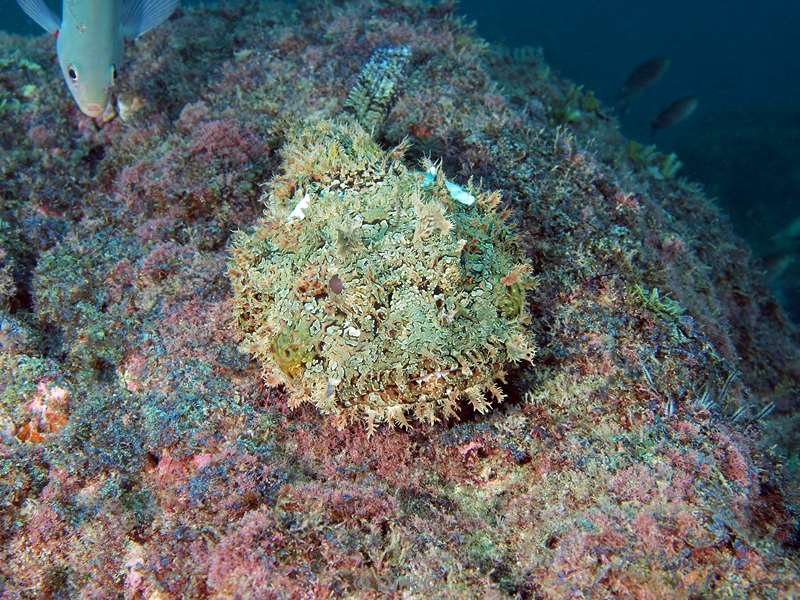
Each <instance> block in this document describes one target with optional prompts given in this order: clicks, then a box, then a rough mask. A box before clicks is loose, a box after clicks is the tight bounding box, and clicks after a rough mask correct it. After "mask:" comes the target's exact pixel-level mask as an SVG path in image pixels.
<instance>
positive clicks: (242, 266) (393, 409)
mask: <svg viewBox="0 0 800 600" xmlns="http://www.w3.org/2000/svg"><path fill="white" fill-rule="evenodd" d="M283 157H284V162H283V168H282V172H283V175H281V176H278V177H276V178H275V179H274V180H273V181H272V182H271V185H270V189H271V192H270V193H269V194H268V196H267V197H265V199H264V200H265V205H266V206H267V207H268V208H267V210H266V211H265V213H264V215H263V216H262V218H261V219H260V220H259V221H258V222H257V223H256V225H255V227H254V228H253V229H252V230H251V231H250V232H242V231H240V232H237V233H236V234H235V235H234V239H233V244H232V248H231V262H230V265H229V270H228V275H229V277H230V279H231V283H232V286H233V308H234V315H235V317H236V322H237V324H238V327H239V329H240V332H241V335H242V343H241V349H242V350H244V351H245V352H247V353H249V354H251V355H253V356H254V357H256V358H257V359H258V361H259V362H260V364H261V369H262V373H263V377H264V380H265V381H266V383H268V384H269V385H278V384H283V385H285V386H286V389H287V391H288V392H289V406H291V407H296V406H300V405H301V404H303V403H310V404H313V405H314V406H315V407H316V408H317V409H318V410H319V411H320V412H322V413H323V414H326V415H328V416H329V417H330V418H331V420H332V422H333V423H334V424H335V425H336V426H337V427H344V426H345V425H347V424H348V423H350V422H353V421H362V422H364V424H365V425H366V428H367V431H368V432H370V433H372V432H374V431H375V430H376V428H377V427H378V426H380V425H381V424H388V425H390V426H398V427H409V426H410V422H411V421H413V420H417V421H421V422H424V423H434V422H436V421H438V420H441V419H447V418H458V416H459V414H460V411H461V409H463V408H464V407H465V406H469V407H470V408H471V409H472V410H474V411H477V412H480V413H484V412H486V411H488V410H489V408H490V406H491V405H493V404H494V405H496V404H499V403H500V402H502V401H503V399H504V397H505V393H504V392H503V390H502V388H501V387H500V386H499V385H498V383H497V382H498V381H502V380H503V379H504V377H505V373H506V369H507V367H508V365H509V364H514V363H517V362H519V361H523V360H525V361H530V360H531V359H532V357H533V354H534V341H533V339H532V337H531V335H530V332H529V329H528V325H529V323H530V315H529V313H528V309H527V303H526V300H525V297H526V292H527V290H528V289H529V288H531V287H532V285H533V283H534V278H533V276H532V274H531V267H530V265H529V264H528V263H527V261H526V260H525V256H524V253H523V252H522V250H521V241H520V239H519V238H518V236H517V235H516V234H515V233H514V231H513V228H512V226H511V225H510V224H508V223H506V221H505V216H504V214H503V212H502V211H501V210H499V204H500V195H499V194H498V193H486V192H482V191H481V190H479V189H478V188H476V187H474V186H471V185H469V184H468V186H467V187H468V189H464V188H462V187H461V186H458V185H457V184H454V183H452V182H448V181H447V180H446V179H445V177H444V175H443V173H442V170H441V168H440V167H439V166H437V165H433V164H430V163H426V164H424V165H423V166H424V169H425V171H424V172H420V171H417V170H416V169H411V168H407V167H406V166H405V165H404V164H403V162H402V147H401V148H395V149H394V150H391V151H384V150H383V149H382V148H381V147H380V146H378V144H377V143H376V142H375V141H374V140H373V139H372V137H371V136H370V135H369V133H368V132H367V131H366V130H365V129H363V128H362V127H361V126H360V125H358V124H357V123H356V122H354V121H351V120H349V119H342V120H339V121H332V122H331V121H320V122H310V123H306V124H302V125H301V126H299V127H298V129H297V130H296V131H294V132H292V133H291V134H290V136H289V141H288V142H287V144H286V146H285V147H284V149H283Z"/></svg>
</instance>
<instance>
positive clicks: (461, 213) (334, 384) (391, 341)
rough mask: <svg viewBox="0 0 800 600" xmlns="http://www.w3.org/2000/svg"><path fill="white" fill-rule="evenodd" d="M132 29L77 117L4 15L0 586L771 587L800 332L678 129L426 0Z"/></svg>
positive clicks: (789, 539) (700, 591) (466, 594)
mask: <svg viewBox="0 0 800 600" xmlns="http://www.w3.org/2000/svg"><path fill="white" fill-rule="evenodd" d="M128 50H129V51H128V52H127V54H126V55H127V57H128V58H127V59H126V64H125V65H123V68H121V69H120V81H121V83H120V89H119V90H118V97H119V98H118V102H117V107H116V108H117V113H118V114H117V116H116V118H113V119H109V120H107V122H105V123H102V124H99V123H96V122H95V121H93V120H91V119H89V118H87V117H85V116H83V115H81V114H80V113H79V112H78V110H77V109H76V108H75V106H74V105H73V102H72V100H71V98H70V97H69V94H68V93H67V92H66V90H65V89H64V86H63V82H62V81H61V77H60V75H59V73H58V68H57V65H56V63H55V61H54V51H53V40H52V38H50V37H47V36H42V37H38V38H23V37H17V36H12V35H7V34H0V147H1V150H2V153H1V154H0V597H2V598H27V597H42V598H68V597H93V598H117V597H126V598H143V599H145V598H146V599H166V598H176V599H177V598H205V597H213V598H242V597H256V598H316V597H319V598H334V597H358V598H379V597H380V598H384V597H397V598H401V597H402V598H494V597H496V598H502V597H509V598H553V599H560V598H588V597H591V598H611V597H619V598H687V599H688V598H741V597H756V598H782V597H794V596H796V595H800V584H798V578H799V577H800V567H798V565H799V564H800V562H799V560H800V558H799V556H798V548H799V547H800V528H799V527H798V516H797V512H796V506H797V500H798V486H797V475H798V468H799V467H798V465H799V464H800V460H799V459H798V456H800V454H798V449H797V447H796V441H794V440H796V437H797V435H796V433H797V430H798V417H797V416H796V413H797V398H798V392H800V346H799V345H798V335H797V332H796V330H795V329H794V328H793V326H792V325H791V324H790V323H789V322H788V321H787V320H786V317H785V315H784V313H783V311H782V310H781V308H780V307H779V306H778V305H777V303H776V302H775V301H774V299H773V298H772V297H771V296H770V294H769V292H768V291H767V290H766V288H765V285H764V282H763V277H762V274H761V273H759V271H758V269H757V268H756V266H755V263H754V262H753V260H752V258H751V256H750V253H749V252H748V250H747V249H746V248H745V247H744V245H743V244H742V242H741V241H739V240H738V239H737V238H736V237H735V236H734V235H733V233H732V230H731V227H730V225H729V223H728V222H727V221H726V219H725V218H724V216H723V215H722V214H721V213H720V211H719V210H718V208H717V207H716V206H715V204H714V203H713V202H712V201H711V200H709V199H708V198H707V197H705V196H704V194H703V192H702V189H701V187H700V186H698V185H696V184H692V183H689V182H687V181H685V180H683V179H681V178H680V177H678V175H677V173H678V168H679V166H680V165H679V162H678V161H677V160H676V158H675V157H674V156H665V155H663V154H660V153H658V151H657V150H655V149H653V148H648V147H644V146H642V145H639V144H632V143H628V141H627V140H625V139H624V138H622V136H621V135H620V134H619V132H618V128H617V126H616V123H615V121H614V119H613V117H612V116H610V115H609V114H607V113H606V112H605V109H604V107H603V106H602V104H601V103H600V102H598V101H597V100H596V99H595V98H594V96H593V95H592V94H591V93H587V92H585V91H584V90H582V89H581V88H579V87H577V86H575V85H572V84H571V83H570V82H568V81H565V80H564V79H562V78H561V77H559V76H558V75H556V74H554V73H553V72H552V71H551V69H550V68H549V67H548V66H547V64H546V63H545V62H544V61H543V59H542V57H541V56H540V54H539V53H538V52H537V51H535V50H533V49H517V50H514V51H509V50H505V49H502V48H497V47H492V46H489V45H488V44H486V43H485V42H483V41H482V40H480V39H479V38H478V37H477V36H476V35H475V33H474V31H473V28H472V27H471V26H469V24H466V23H464V22H462V21H461V20H460V19H459V18H458V17H456V16H455V15H454V12H453V6H452V5H451V4H450V3H443V4H430V3H423V2H416V1H414V0H391V1H385V2H375V1H366V0H365V1H355V2H348V3H345V4H340V3H337V2H328V3H318V2H300V3H299V4H296V3H293V4H292V5H291V6H289V5H284V4H281V3H279V2H274V3H273V2H270V3H261V2H244V1H242V2H239V1H232V2H226V3H225V5H224V6H220V7H198V8H191V9H181V10H179V11H178V12H177V13H176V15H175V16H174V17H173V18H172V19H170V21H168V22H167V23H166V24H165V25H163V26H162V27H160V28H158V29H157V30H154V31H152V32H150V33H149V34H147V35H146V36H144V37H142V38H141V39H139V40H137V41H136V42H135V43H132V45H131V48H129V49H128ZM698 143H700V142H698ZM445 177H446V178H447V179H445ZM414 261H419V264H418V268H417V269H415V268H413V263H414ZM388 308H391V310H388ZM398 407H399V408H398ZM365 425H366V426H365Z"/></svg>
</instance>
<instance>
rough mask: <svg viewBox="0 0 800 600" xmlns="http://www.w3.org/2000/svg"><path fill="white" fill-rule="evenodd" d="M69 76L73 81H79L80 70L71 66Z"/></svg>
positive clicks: (68, 68) (68, 70) (68, 71)
mask: <svg viewBox="0 0 800 600" xmlns="http://www.w3.org/2000/svg"><path fill="white" fill-rule="evenodd" d="M67 75H69V78H70V79H71V80H72V81H78V69H76V68H75V67H73V66H72V65H70V66H69V67H67Z"/></svg>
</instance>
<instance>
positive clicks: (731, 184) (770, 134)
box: [0, 0, 800, 316]
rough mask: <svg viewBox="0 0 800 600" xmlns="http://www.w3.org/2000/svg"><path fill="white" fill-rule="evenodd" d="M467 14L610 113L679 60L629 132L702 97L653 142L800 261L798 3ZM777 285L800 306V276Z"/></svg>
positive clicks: (739, 220) (497, 1) (534, 6)
mask: <svg viewBox="0 0 800 600" xmlns="http://www.w3.org/2000/svg"><path fill="white" fill-rule="evenodd" d="M184 3H188V1H187V0H185V1H184ZM53 4H55V5H58V4H59V2H57V1H54V2H53ZM460 10H461V12H462V13H463V14H465V15H466V16H467V17H468V18H470V19H473V20H475V21H476V22H477V25H478V31H479V33H480V34H481V35H483V36H484V37H485V38H487V39H489V40H491V41H499V42H503V43H505V44H507V45H509V46H525V45H530V46H541V47H542V48H544V51H545V56H546V57H547V59H548V61H549V62H550V64H551V65H552V66H553V67H554V68H555V69H556V70H558V71H559V72H561V73H562V74H564V75H566V76H567V77H569V78H570V79H572V80H574V81H575V82H577V83H579V84H583V85H584V86H585V87H586V88H587V89H591V90H593V91H594V92H595V93H596V94H597V95H598V97H600V98H601V99H604V100H606V101H608V102H609V103H610V102H611V100H612V99H613V97H614V95H615V93H616V91H617V90H618V89H619V86H620V85H621V83H622V82H623V81H624V79H625V77H626V75H627V74H628V73H629V71H630V70H631V69H632V68H633V67H634V66H635V65H637V64H638V63H639V62H641V61H643V60H645V59H647V58H649V57H651V56H658V55H663V56H668V57H669V58H671V60H672V65H671V67H670V70H669V72H668V73H667V74H666V76H665V77H664V78H663V79H662V80H661V81H660V82H659V83H658V85H656V86H654V87H652V88H651V89H649V90H647V91H646V92H645V93H644V94H643V95H642V96H641V97H640V98H638V99H637V101H636V102H635V103H634V105H633V107H632V110H631V111H630V113H628V114H627V115H625V116H624V117H623V118H622V127H623V131H624V132H625V133H626V134H627V135H629V136H630V137H633V138H635V139H638V140H641V141H646V142H648V143H649V140H650V137H649V133H648V129H649V127H648V124H649V122H650V120H652V118H653V117H654V115H655V114H656V113H657V112H658V111H659V110H660V109H661V108H663V107H664V106H665V105H666V104H668V103H669V102H670V101H671V100H673V99H675V98H678V97H680V96H684V95H688V94H693V95H696V96H697V97H698V98H699V99H700V103H701V104H700V108H699V109H698V111H697V113H696V114H695V115H694V116H693V117H692V118H691V119H690V120H688V121H687V122H685V123H683V124H681V125H679V126H676V127H675V128H673V129H671V130H667V131H663V132H660V133H659V135H658V136H657V137H656V138H655V142H656V143H657V144H658V145H659V146H660V147H661V148H662V149H664V150H668V151H674V152H676V153H677V154H678V155H679V157H680V159H681V160H682V161H683V163H684V165H685V167H684V170H683V171H682V174H683V175H686V176H688V177H691V178H692V179H695V180H698V181H701V182H702V183H703V184H704V185H705V187H706V189H707V190H708V192H709V193H710V194H711V195H712V196H715V197H717V198H718V201H719V203H720V204H721V205H722V206H723V207H724V208H725V209H726V210H727V211H728V213H729V214H730V215H731V219H732V221H733V224H734V226H735V227H736V228H737V230H738V231H739V233H740V234H741V235H743V236H744V237H745V238H746V239H747V240H748V241H749V242H750V243H751V244H752V245H753V247H754V249H755V251H756V253H758V254H760V255H768V254H774V253H775V252H793V253H797V252H798V248H788V249H787V248H778V247H776V246H775V244H774V242H773V241H772V240H771V236H772V235H773V234H774V233H775V232H776V231H778V230H779V229H780V228H781V227H783V226H785V225H786V224H787V223H788V222H790V221H792V220H793V219H795V218H800V42H798V40H799V39H800V2H798V1H797V0H762V1H760V2H757V1H754V0H748V1H745V0H704V1H702V2H699V1H698V0H670V1H669V2H656V1H652V0H651V1H643V2H633V1H631V0H604V1H603V2H598V1H597V0H572V1H571V2H552V1H539V2H535V1H528V2H522V1H519V0H493V1H492V2H489V3H487V2H485V1H483V0H463V1H462V2H461V4H460ZM0 28H3V29H7V30H13V31H20V32H26V33H35V32H37V27H36V26H35V25H33V24H32V23H31V22H30V21H29V20H27V18H26V17H25V16H24V15H22V13H21V11H19V10H18V8H17V6H16V3H15V1H14V0H0ZM798 246H800V241H799V242H798ZM775 284H776V287H777V288H779V292H780V293H781V294H782V295H783V296H784V297H785V298H787V299H788V300H789V302H790V303H791V302H794V303H795V304H796V305H797V306H800V266H797V267H795V268H794V269H793V270H790V271H789V272H788V273H786V274H785V275H784V277H783V278H782V279H780V280H777V281H776V282H775ZM793 299H794V300H793ZM797 312H798V316H800V311H797Z"/></svg>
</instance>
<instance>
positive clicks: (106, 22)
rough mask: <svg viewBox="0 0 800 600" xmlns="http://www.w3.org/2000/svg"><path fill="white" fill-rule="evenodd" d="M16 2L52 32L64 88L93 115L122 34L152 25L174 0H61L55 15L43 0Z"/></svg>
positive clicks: (99, 110) (115, 65)
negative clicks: (59, 14)
mask: <svg viewBox="0 0 800 600" xmlns="http://www.w3.org/2000/svg"><path fill="white" fill-rule="evenodd" d="M17 4H19V6H20V8H22V10H23V11H24V12H25V14H27V15H28V16H29V17H30V18H31V19H33V20H34V21H36V22H37V23H38V24H39V25H40V26H41V27H42V28H44V29H45V30H46V31H48V32H50V33H52V34H54V35H56V36H57V41H56V51H57V53H58V63H59V65H60V66H61V72H62V73H63V74H64V80H65V81H66V82H67V87H68V88H69V91H70V92H71V93H72V96H73V98H75V102H76V103H77V104H78V107H79V108H80V109H81V112H83V113H84V114H85V115H87V116H89V117H99V116H100V115H102V114H103V111H104V110H105V109H106V107H107V105H108V101H109V94H110V91H111V89H112V88H113V86H114V84H115V83H116V79H117V76H118V74H119V72H118V69H119V66H120V64H121V60H122V50H123V45H124V44H123V39H124V38H130V39H132V38H136V37H138V36H140V35H142V34H144V33H147V32H148V31H150V30H151V29H153V28H155V27H158V26H159V25H160V24H161V23H163V22H164V21H165V20H166V19H167V18H169V16H170V15H171V14H172V13H173V11H174V10H175V8H176V7H177V5H178V0H64V3H63V5H62V16H61V18H60V19H59V18H58V16H57V15H56V14H55V13H54V12H53V11H52V10H51V9H50V8H49V7H48V6H47V4H45V2H44V0H17Z"/></svg>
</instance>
